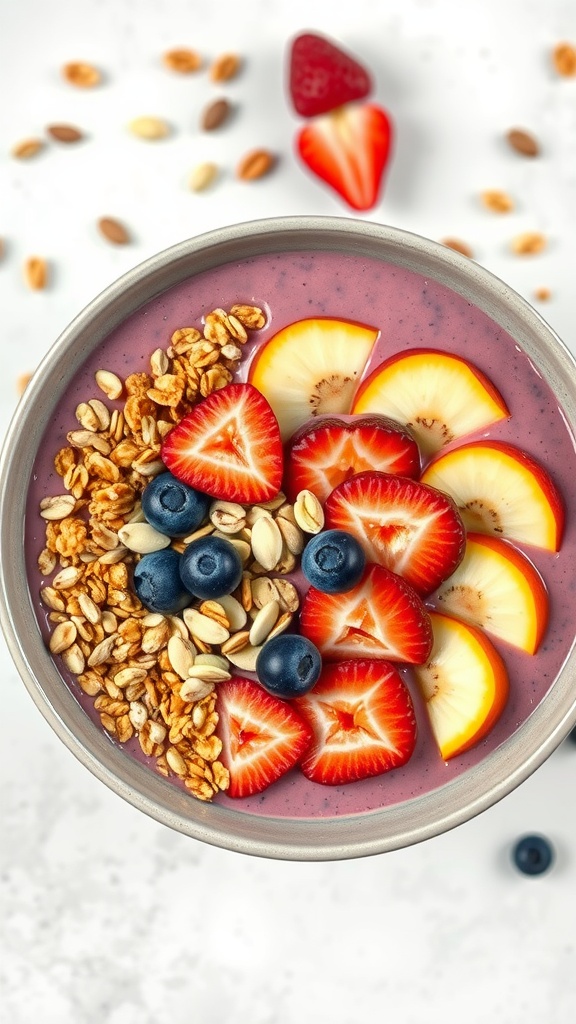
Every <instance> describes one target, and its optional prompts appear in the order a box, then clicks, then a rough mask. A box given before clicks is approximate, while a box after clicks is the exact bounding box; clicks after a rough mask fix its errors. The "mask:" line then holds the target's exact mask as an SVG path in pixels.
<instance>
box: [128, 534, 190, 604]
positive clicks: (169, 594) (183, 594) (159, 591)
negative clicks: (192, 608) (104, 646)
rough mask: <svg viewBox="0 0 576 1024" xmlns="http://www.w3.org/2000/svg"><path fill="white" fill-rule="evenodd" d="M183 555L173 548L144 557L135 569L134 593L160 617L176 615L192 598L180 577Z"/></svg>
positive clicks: (153, 552)
mask: <svg viewBox="0 0 576 1024" xmlns="http://www.w3.org/2000/svg"><path fill="white" fill-rule="evenodd" d="M181 558H182V556H181V555H179V554H178V552H177V551H174V550H173V548H165V549H164V550H163V551H152V552H150V553H149V554H147V555H143V556H142V558H141V559H140V561H139V562H138V563H137V565H136V566H135V567H134V576H133V581H134V590H135V592H136V596H137V597H138V598H139V600H140V601H141V602H142V604H143V605H144V607H145V608H148V609H149V611H151V612H160V613H161V614H163V615H175V614H176V612H179V611H181V610H182V608H185V607H186V605H188V604H190V602H191V600H192V597H191V595H190V593H189V592H188V591H187V590H186V588H185V587H184V584H183V583H182V580H181V578H180V562H181Z"/></svg>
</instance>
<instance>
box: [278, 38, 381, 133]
mask: <svg viewBox="0 0 576 1024" xmlns="http://www.w3.org/2000/svg"><path fill="white" fill-rule="evenodd" d="M289 88H290V96H291V97H292V102H293V104H294V107H295V109H296V111H297V113H298V114H301V115H302V117H316V116H317V115H318V114H326V113H327V112H328V111H329V110H334V108H335V107H340V106H342V104H343V103H349V102H350V101H351V100H361V99H363V98H364V96H367V95H368V93H369V92H370V90H371V89H372V81H371V79H370V76H369V74H368V72H367V71H366V69H365V68H363V67H362V65H361V64H359V63H358V61H356V60H354V58H353V57H350V56H349V54H347V53H345V52H344V51H343V50H341V49H340V48H339V47H338V46H335V45H334V43H331V42H330V41H329V40H328V39H325V38H324V37H323V36H318V35H316V34H315V33H314V32H304V33H303V34H302V35H299V36H296V38H295V39H294V41H293V43H292V46H291V49H290V76H289Z"/></svg>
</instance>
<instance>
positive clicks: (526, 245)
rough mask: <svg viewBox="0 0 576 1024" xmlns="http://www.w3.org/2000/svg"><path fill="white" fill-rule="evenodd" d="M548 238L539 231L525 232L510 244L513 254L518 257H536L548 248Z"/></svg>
mask: <svg viewBox="0 0 576 1024" xmlns="http://www.w3.org/2000/svg"><path fill="white" fill-rule="evenodd" d="M546 244H547V243H546V238H545V237H544V235H543V234H541V233H540V232H539V231H524V232H523V233H522V234H521V235H516V237H515V238H513V239H512V241H511V243H510V248H511V249H512V252H515V253H516V254H517V255H518V256H534V255H535V254H536V253H539V252H542V250H543V249H545V248H546Z"/></svg>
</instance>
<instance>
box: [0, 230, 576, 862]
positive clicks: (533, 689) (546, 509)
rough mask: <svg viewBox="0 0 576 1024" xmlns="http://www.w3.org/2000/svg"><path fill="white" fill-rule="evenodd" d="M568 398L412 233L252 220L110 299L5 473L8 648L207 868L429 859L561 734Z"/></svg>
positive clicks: (443, 257)
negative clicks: (211, 852) (425, 850)
mask: <svg viewBox="0 0 576 1024" xmlns="http://www.w3.org/2000/svg"><path fill="white" fill-rule="evenodd" d="M575 429H576V373H575V366H574V362H573V359H572V357H571V355H570V353H569V352H568V351H567V350H566V349H565V348H564V347H563V345H562V344H561V342H560V341H559V340H558V338H557V337H556V336H555V335H554V334H553V332H552V331H551V330H550V329H549V328H548V326H547V325H546V324H545V323H544V322H543V321H542V319H541V318H540V317H539V316H538V315H537V314H536V313H535V312H534V311H533V310H532V309H531V308H530V307H529V306H528V304H527V303H525V302H524V301H523V300H522V299H521V298H520V297H519V296H518V295H516V294H515V293H514V292H512V291H511V290H510V289H509V288H508V287H507V286H506V285H505V284H503V283H502V282H501V281H499V280H498V279H496V278H494V277H493V276H491V275H490V274H489V273H487V272H486V271H485V270H483V269H482V268H480V267H479V266H477V265H476V264H474V263H472V262H471V261H469V260H467V259H466V258H465V257H462V256H460V255H459V254H457V253H454V252H452V251H450V250H447V249H445V248H444V247H442V246H440V245H438V244H436V243H433V242H430V241H428V240H426V239H423V238H420V237H419V236H416V235H413V234H408V233H406V232H402V231H400V230H397V229H392V228H386V227H382V226H379V225H374V224H368V223H358V222H356V221H352V220H346V219H329V218H311V217H308V218H283V219H279V220H267V221H260V222H252V223H246V224H240V225H237V226H234V227H230V228H224V229H222V230H219V231H215V232H212V233H210V234H208V235H204V236H201V237H199V238H195V239H192V240H190V241H186V242H183V243H181V244H179V245H177V246H175V247H173V248H171V249H169V250H167V251H166V252H164V253H161V254H160V255H158V256H156V257H154V258H153V259H151V260H148V261H147V262H146V263H145V264H143V265H142V266H140V267H137V268H136V269H135V270H133V271H132V272H130V273H129V274H127V275H126V276H125V277H123V278H122V279H121V280H120V281H119V282H117V283H116V284H114V285H112V286H111V287H110V288H109V289H107V291H106V292H104V293H103V294H102V295H100V296H99V297H98V298H97V299H95V300H94V302H93V303H92V304H91V305H90V306H89V307H87V309H86V310H84V311H83V312H82V313H81V314H80V316H79V317H78V318H77V319H76V320H75V321H74V322H73V323H72V324H71V326H70V327H69V328H68V329H67V330H66V331H65V332H64V334H63V335H62V336H61V338H60V339H59V340H58V341H57V342H56V344H55V345H54V346H53V348H52V349H51V351H50V352H49V353H48V355H47V356H46V357H45V359H44V361H43V363H42V365H41V366H40V367H39V368H38V370H37V372H36V374H35V375H34V377H33V379H32V381H31V383H30V385H29V387H28V389H27V391H26V394H25V396H24V398H23V400H22V401H21V403H20V406H19V408H18V410H17V412H16V415H15V417H14V420H13V423H12V425H11V427H10V430H9V433H8V436H7V438H6V442H5V445H4V450H3V455H2V468H1V490H0V502H1V506H0V511H1V520H0V522H1V562H2V591H3V594H2V624H3V628H4V631H5V634H6V637H7V640H8V643H9V646H10V649H11V652H12V655H13V657H14V660H15V662H16V665H17V667H18V669H19V672H20V674H21V676H22V679H23V680H24V682H25V684H26V686H27V687H28V689H29V691H30V693H31V696H32V697H33V699H34V701H35V703H36V704H37V706H38V707H39V709H40V710H41V712H42V713H43V714H44V716H45V717H46V719H47V720H48V722H49V723H50V725H51V726H52V727H53V728H54V730H55V731H56V733H57V734H58V735H59V736H60V738H61V739H62V740H63V741H64V742H65V743H66V745H67V746H68V747H69V749H70V750H71V751H72V752H73V753H74V754H75V755H76V756H77V757H78V758H79V759H80V760H81V761H82V763H83V764H84V765H86V767H88V768H89V769H90V770H91V771H92V772H93V773H94V774H95V775H96V776H97V777H98V778H100V779H101V780H102V781H103V782H105V783H106V784H107V785H108V786H109V787H110V788H111V789H113V790H114V791H115V792H116V793H118V794H119V795H120V796H122V797H124V798H125V799H126V800H128V801H129V802H130V803H132V804H133V805H135V806H137V807H139V808H140V809H141V810H143V811H145V812H146V813H148V814H150V815H151V816H153V817H154V818H156V819H157V820H159V821H161V822H163V823H164V824H167V825H169V826H170V827H172V828H175V829H177V830H179V831H181V832H183V833H185V834H187V835H190V836H192V837H194V838H196V839H200V840H202V841H205V842H207V843H211V844H213V845H217V846H222V847H226V848H229V849H232V850H237V851H240V852H245V853H251V854H255V855H259V856H268V857H277V858H285V859H307V860H322V859H338V858H346V857H355V856H363V855H368V854H374V853H379V852H383V851H387V850H391V849H397V848H399V847H402V846H405V845H409V844H411V843H414V842H418V841H420V840H423V839H426V838H430V837H432V836H434V835H437V834H439V833H440V832H442V831H445V830H447V829H449V828H452V827H454V826H455V825H457V824H459V823H461V822H463V821H465V820H467V819H468V818H470V817H472V816H473V815H475V814H477V813H479V812H480V811H482V810H484V809H485V808H487V807H488V806H490V805H491V804H493V803H494V802H495V801H497V800H499V799H500V798H501V797H503V796H504V795H506V794H507V793H508V792H510V791H511V790H512V789H513V788H514V787H515V786H517V785H518V784H519V783H520V782H522V781H523V780H524V779H525V778H526V777H527V776H528V775H529V774H530V773H531V772H532V771H534V770H535V768H537V767H538V766H539V765H540V764H541V763H542V762H543V760H544V759H545V758H546V757H547V756H548V755H549V754H550V753H551V752H552V751H553V750H554V748H555V747H556V746H557V745H558V743H559V742H560V741H561V740H562V739H563V738H564V736H565V735H566V734H567V732H568V731H569V730H570V728H571V727H572V726H573V724H574V721H575V720H576V685H575V684H576V674H575V665H574V653H573V646H574V638H575V631H576V627H575V622H576V619H575V616H574V609H575V603H576V594H575V587H574V582H573V571H572V566H573V565H574V562H575V557H576V523H575V519H574V516H573V514H572V503H573V480H574V479H575V478H576V451H575V446H574V432H575Z"/></svg>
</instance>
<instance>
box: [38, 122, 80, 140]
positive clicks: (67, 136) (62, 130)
mask: <svg viewBox="0 0 576 1024" xmlns="http://www.w3.org/2000/svg"><path fill="white" fill-rule="evenodd" d="M46 131H47V133H48V135H50V136H51V137H52V138H53V139H55V140H56V142H66V143H70V142H80V140H81V139H83V138H84V136H83V134H82V132H81V131H80V129H79V128H74V126H73V125H71V124H49V125H48V127H47V128H46Z"/></svg>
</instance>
